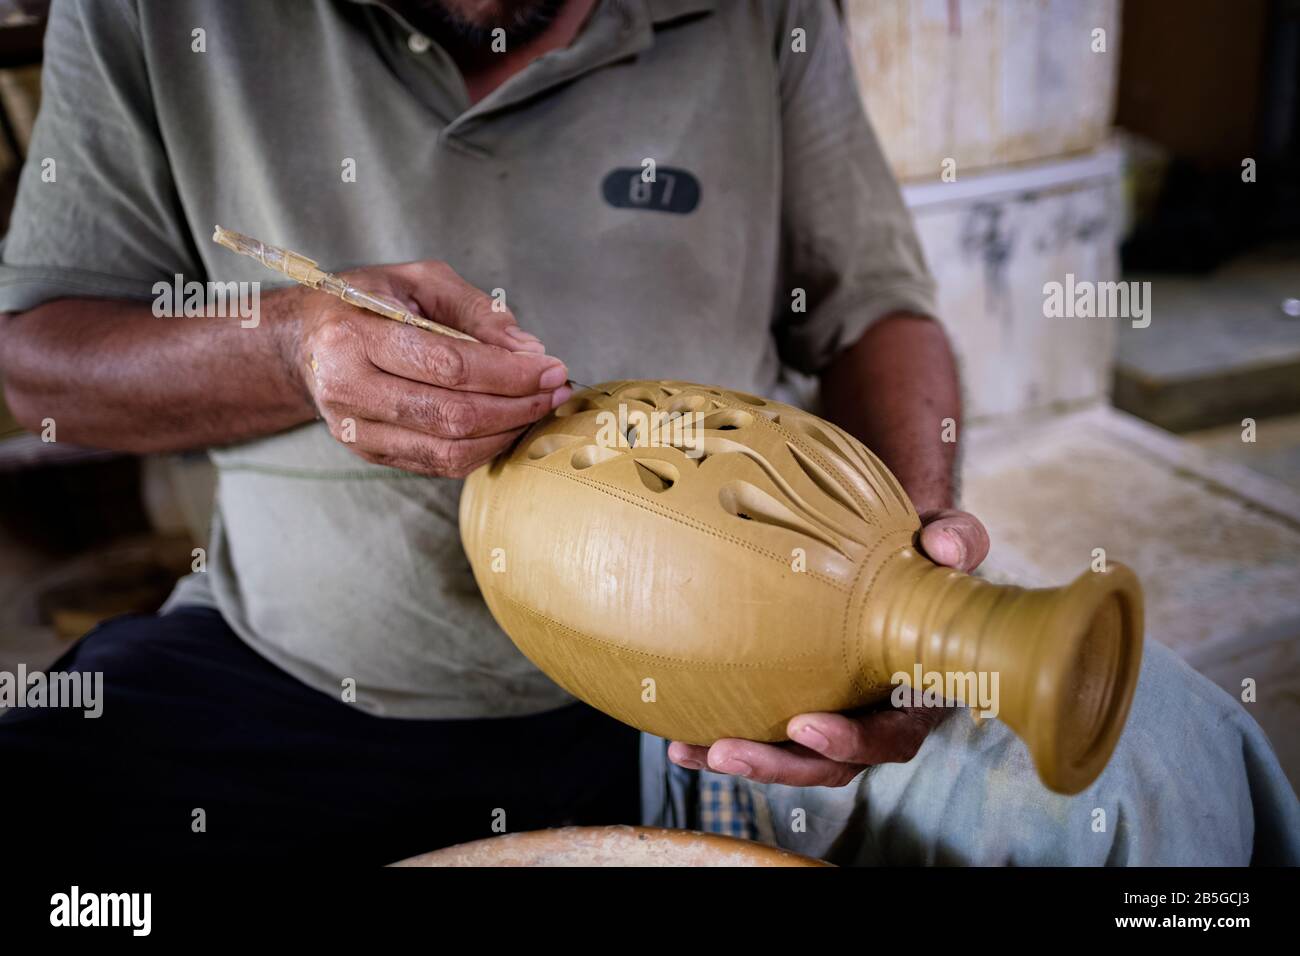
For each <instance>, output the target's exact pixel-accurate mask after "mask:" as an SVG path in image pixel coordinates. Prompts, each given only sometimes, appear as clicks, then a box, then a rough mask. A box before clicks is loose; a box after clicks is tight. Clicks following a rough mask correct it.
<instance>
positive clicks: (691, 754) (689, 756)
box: [668, 740, 709, 770]
mask: <svg viewBox="0 0 1300 956" xmlns="http://www.w3.org/2000/svg"><path fill="white" fill-rule="evenodd" d="M668 759H669V760H671V761H672V762H673V763H675V764H677V765H678V766H679V767H685V768H686V769H687V770H703V769H704V768H705V767H707V766H708V765H709V748H708V747H701V746H699V745H698V744H684V743H682V742H681V741H680V740H674V741H673V742H672V743H670V744H669V745H668Z"/></svg>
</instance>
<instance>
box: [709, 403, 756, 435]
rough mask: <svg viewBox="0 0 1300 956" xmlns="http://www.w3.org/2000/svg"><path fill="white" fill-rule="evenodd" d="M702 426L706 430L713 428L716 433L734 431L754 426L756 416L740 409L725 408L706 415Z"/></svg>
mask: <svg viewBox="0 0 1300 956" xmlns="http://www.w3.org/2000/svg"><path fill="white" fill-rule="evenodd" d="M702 424H703V425H704V427H705V428H712V429H714V430H715V431H720V432H725V431H734V430H735V429H737V428H744V427H746V426H747V425H752V424H754V416H753V415H751V414H750V413H749V412H746V411H742V410H741V409H739V408H724V409H723V410H722V411H720V412H713V413H712V414H709V415H705V416H704V421H703V422H702Z"/></svg>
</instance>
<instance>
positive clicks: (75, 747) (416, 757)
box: [0, 608, 639, 867]
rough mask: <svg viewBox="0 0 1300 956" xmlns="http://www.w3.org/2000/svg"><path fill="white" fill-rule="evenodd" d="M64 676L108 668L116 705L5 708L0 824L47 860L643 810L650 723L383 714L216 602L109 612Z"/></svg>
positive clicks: (196, 854) (10, 837)
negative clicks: (283, 661) (299, 666)
mask: <svg viewBox="0 0 1300 956" xmlns="http://www.w3.org/2000/svg"><path fill="white" fill-rule="evenodd" d="M50 670H51V671H53V672H60V671H62V672H72V671H92V672H93V671H102V672H103V675H104V678H103V714H102V716H100V717H98V718H95V719H86V718H85V717H83V716H82V711H80V710H71V709H36V708H23V709H13V710H10V711H9V712H8V713H7V714H6V715H5V716H4V717H0V781H2V783H0V825H2V826H3V829H4V832H5V833H6V841H5V842H6V844H7V850H19V851H20V852H26V853H30V854H33V859H34V860H36V861H42V862H45V863H49V862H57V861H59V860H69V861H71V860H86V861H92V862H109V863H130V862H141V861H144V862H163V861H165V862H180V863H186V862H193V863H213V862H217V863H225V862H229V863H245V862H249V861H266V862H272V863H276V862H278V863H291V864H294V865H298V864H301V863H303V862H320V863H322V864H325V865H329V866H333V867H337V866H339V865H348V864H367V865H370V864H383V863H391V862H393V861H395V860H399V859H402V858H404V857H407V856H411V855H414V854H416V853H422V852H424V851H427V850H431V849H435V848H437V847H440V846H448V845H451V844H454V843H463V842H465V841H468V840H476V839H480V838H482V837H489V836H493V835H494V831H493V822H494V819H501V812H502V811H504V821H503V822H504V824H505V828H506V829H507V830H508V831H509V832H512V833H513V832H520V831H524V830H534V829H538V828H542V827H551V826H561V825H566V824H598V823H635V822H637V818H638V816H639V812H638V786H637V736H636V732H635V731H633V730H631V729H629V728H627V727H624V726H623V725H621V724H619V723H617V722H615V721H613V720H611V719H610V718H608V717H605V716H604V715H602V714H600V713H598V712H597V711H595V710H592V709H591V708H589V707H587V706H586V705H583V704H574V705H571V706H568V707H564V708H561V709H559V710H554V711H549V712H547V713H544V714H539V715H535V716H529V717H507V718H497V719H490V720H404V719H394V718H383V717H374V716H371V715H369V714H366V713H364V712H362V711H361V710H358V709H357V708H355V707H353V706H351V705H349V704H345V703H343V702H342V701H341V700H339V699H337V698H333V697H330V696H328V695H326V694H323V693H321V692H319V691H316V690H313V689H311V688H309V687H307V686H306V685H305V684H302V683H300V682H299V681H297V680H296V679H294V678H293V677H290V676H289V675H288V674H286V673H284V672H283V671H281V670H280V669H279V668H277V667H275V666H274V665H273V664H271V663H270V662H268V661H267V660H266V659H265V658H263V657H261V656H260V655H258V654H257V653H255V652H254V651H253V650H251V649H250V648H249V647H248V646H247V645H246V644H244V642H243V641H241V640H240V639H239V638H238V637H237V636H236V635H235V634H234V632H232V631H231V630H230V628H229V627H228V626H227V625H226V623H225V621H224V620H223V619H222V618H221V616H220V615H219V614H218V613H217V612H215V611H212V610H208V609H204V608H179V609H177V610H175V611H173V612H172V613H170V614H166V615H163V616H149V617H125V618H118V619H116V620H113V621H109V622H108V623H106V624H103V625H101V626H100V627H98V628H97V629H95V630H94V631H92V632H91V633H90V634H89V635H87V636H86V637H85V638H83V639H82V640H81V641H80V642H79V643H78V644H77V645H76V646H75V647H74V648H73V649H72V650H70V651H69V652H68V653H67V654H66V655H64V657H63V658H62V659H61V660H59V661H58V662H57V663H55V664H54V665H53V666H52V667H51V668H50ZM196 811H202V813H201V814H199V813H196ZM198 820H202V822H203V824H204V830H203V832H196V826H195V823H196V821H198ZM15 840H17V843H18V845H17V846H15V842H14V841H15ZM24 844H25V845H24ZM6 855H8V854H6ZM11 859H12V857H11Z"/></svg>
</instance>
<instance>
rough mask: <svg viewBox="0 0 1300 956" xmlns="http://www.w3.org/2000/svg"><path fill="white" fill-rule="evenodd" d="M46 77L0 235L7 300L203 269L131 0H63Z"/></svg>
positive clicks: (0, 286)
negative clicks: (182, 203)
mask: <svg viewBox="0 0 1300 956" xmlns="http://www.w3.org/2000/svg"><path fill="white" fill-rule="evenodd" d="M174 42H177V43H188V42H189V38H188V37H185V36H179V37H176V38H174ZM200 55H202V54H197V53H196V54H195V56H200ZM41 87H42V89H41V108H40V112H39V114H38V116H37V119H36V124H35V127H34V128H33V131H32V139H31V145H30V147H29V149H28V155H27V161H26V163H25V164H24V166H23V169H22V173H21V174H20V177H19V184H18V195H17V198H16V201H15V205H14V211H13V216H12V219H11V221H10V227H9V233H8V235H7V236H6V237H5V240H4V243H3V246H0V311H5V312H17V311H22V310H25V309H30V308H33V307H35V306H37V305H40V304H41V303H42V302H46V301H49V300H51V299H56V298H60V297H64V296H83V297H108V298H141V299H148V298H152V292H151V289H152V286H153V284H154V282H156V281H158V280H160V279H168V280H170V279H171V278H172V277H173V276H174V275H176V274H178V273H179V274H182V275H184V276H185V277H186V279H187V281H188V280H189V279H197V280H199V281H202V280H203V278H204V276H203V275H202V274H201V272H200V269H199V268H196V262H197V261H198V259H197V255H196V252H195V250H194V247H193V240H192V237H191V235H190V233H189V232H188V231H187V230H186V229H185V219H184V215H183V213H182V211H181V207H180V202H179V199H178V198H177V194H176V188H175V184H174V182H173V180H172V176H171V171H170V167H169V165H168V162H167V155H166V150H165V148H164V145H163V140H162V136H161V134H160V131H159V129H158V124H157V121H156V118H155V115H154V109H153V97H152V94H151V90H150V77H149V73H148V70H147V67H146V61H145V56H144V47H143V44H142V42H141V37H140V33H139V22H138V19H137V17H136V13H135V7H134V4H133V2H132V0H56V2H55V3H54V5H53V7H52V9H51V11H50V18H49V24H48V26H47V28H46V33H45V64H44V68H43V71H42V74H41Z"/></svg>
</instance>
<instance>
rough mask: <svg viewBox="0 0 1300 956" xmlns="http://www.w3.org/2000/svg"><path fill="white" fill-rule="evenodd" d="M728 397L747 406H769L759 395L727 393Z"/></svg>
mask: <svg viewBox="0 0 1300 956" xmlns="http://www.w3.org/2000/svg"><path fill="white" fill-rule="evenodd" d="M727 397H728V398H730V399H731V400H733V401H737V402H743V403H744V404H746V405H758V406H760V407H761V406H763V405H766V404H767V402H766V401H764V400H763V399H761V398H759V397H758V396H757V395H750V394H749V393H747V392H727Z"/></svg>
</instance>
